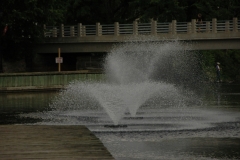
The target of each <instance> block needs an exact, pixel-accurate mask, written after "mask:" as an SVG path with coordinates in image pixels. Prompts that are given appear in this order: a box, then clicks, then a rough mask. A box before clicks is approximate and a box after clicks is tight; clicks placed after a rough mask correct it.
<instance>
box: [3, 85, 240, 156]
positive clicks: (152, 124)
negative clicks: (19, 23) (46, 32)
mask: <svg viewBox="0 0 240 160" xmlns="http://www.w3.org/2000/svg"><path fill="white" fill-rule="evenodd" d="M216 85H217V86H216V91H215V92H214V94H210V93H209V95H207V93H206V94H205V95H204V99H203V104H201V105H194V106H187V107H175V108H174V107H168V106H165V107H161V108H157V107H156V106H155V107H147V108H139V110H138V112H137V114H136V116H135V117H131V116H130V115H129V114H126V115H125V116H124V117H123V119H122V120H121V121H120V122H119V126H118V127H111V126H110V124H111V123H112V122H111V119H110V118H109V116H108V115H107V113H106V112H104V110H103V109H101V108H97V109H96V108H94V109H87V110H86V109H76V110H66V111H62V112H61V113H59V111H58V113H56V112H55V111H54V110H52V109H51V108H50V107H49V104H50V103H51V101H52V99H53V98H54V97H55V96H56V95H57V94H58V92H29V93H1V94H0V104H1V107H0V124H1V125H3V124H37V125H86V126H87V127H88V128H89V129H90V130H91V131H92V132H93V133H94V134H95V135H96V136H97V137H98V138H99V139H100V140H101V141H102V142H103V144H104V145H105V146H106V147H107V149H108V150H109V151H110V152H111V154H112V155H113V156H114V157H115V159H119V160H126V159H127V160H139V159H141V160H142V159H173V160H174V159H184V160H185V159H189V160H190V159H224V160H225V159H240V150H239V148H240V85H236V84H216ZM79 143H80V142H79Z"/></svg>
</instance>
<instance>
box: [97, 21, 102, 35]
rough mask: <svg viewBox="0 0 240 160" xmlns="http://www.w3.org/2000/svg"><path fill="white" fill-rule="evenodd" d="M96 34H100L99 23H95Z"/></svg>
mask: <svg viewBox="0 0 240 160" xmlns="http://www.w3.org/2000/svg"><path fill="white" fill-rule="evenodd" d="M96 36H101V26H100V23H99V22H98V23H96Z"/></svg>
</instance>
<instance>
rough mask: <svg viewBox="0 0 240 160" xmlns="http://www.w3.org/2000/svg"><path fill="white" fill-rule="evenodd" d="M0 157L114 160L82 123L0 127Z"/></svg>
mask: <svg viewBox="0 0 240 160" xmlns="http://www.w3.org/2000/svg"><path fill="white" fill-rule="evenodd" d="M0 142H1V143H0V159H51V160H52V159H58V160H59V159H101V160H102V159H114V158H113V157H112V155H111V154H110V153H109V152H108V151H107V149H106V148H105V147H104V146H103V144H102V142H101V141H100V140H99V139H98V138H97V137H95V136H94V135H93V134H92V133H91V132H90V131H89V130H88V129H87V128H86V127H85V126H37V125H36V126H34V125H33V126H26V125H2V126H0Z"/></svg>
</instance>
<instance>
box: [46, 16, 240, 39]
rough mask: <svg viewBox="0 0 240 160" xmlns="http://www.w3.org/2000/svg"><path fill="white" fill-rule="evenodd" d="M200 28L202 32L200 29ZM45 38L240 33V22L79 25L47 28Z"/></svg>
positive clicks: (174, 21)
mask: <svg viewBox="0 0 240 160" xmlns="http://www.w3.org/2000/svg"><path fill="white" fill-rule="evenodd" d="M198 28H200V30H199V29H198ZM44 29H45V34H44V35H45V37H86V36H104V35H106V36H107V35H114V36H119V35H158V34H161V33H165V34H166V33H167V34H192V33H198V32H204V33H222V32H226V33H227V32H238V31H239V30H240V21H239V20H238V19H237V18H233V19H232V20H221V21H217V19H216V18H213V19H212V21H203V23H202V24H201V25H199V26H198V24H196V20H195V19H193V20H192V21H191V22H177V21H176V20H173V21H172V22H170V23H160V22H157V21H152V22H151V23H138V21H134V22H133V23H132V24H119V23H118V22H115V23H114V24H107V25H104V24H103V25H101V24H100V23H96V25H82V24H81V23H78V24H77V25H73V26H65V25H64V24H61V25H60V26H46V25H44Z"/></svg>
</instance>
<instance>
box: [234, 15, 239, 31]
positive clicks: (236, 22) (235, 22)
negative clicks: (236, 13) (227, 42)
mask: <svg viewBox="0 0 240 160" xmlns="http://www.w3.org/2000/svg"><path fill="white" fill-rule="evenodd" d="M233 32H238V18H237V17H234V18H233Z"/></svg>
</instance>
